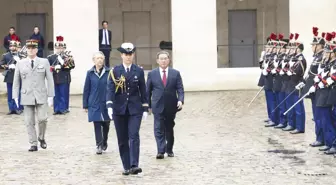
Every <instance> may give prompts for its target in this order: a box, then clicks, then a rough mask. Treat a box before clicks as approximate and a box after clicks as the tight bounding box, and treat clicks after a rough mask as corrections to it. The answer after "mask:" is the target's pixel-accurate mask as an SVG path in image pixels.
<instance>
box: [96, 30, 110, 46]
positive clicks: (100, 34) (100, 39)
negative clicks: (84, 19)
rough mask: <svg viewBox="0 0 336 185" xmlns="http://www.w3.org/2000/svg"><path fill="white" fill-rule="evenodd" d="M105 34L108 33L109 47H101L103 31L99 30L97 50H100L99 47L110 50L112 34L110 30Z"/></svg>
mask: <svg viewBox="0 0 336 185" xmlns="http://www.w3.org/2000/svg"><path fill="white" fill-rule="evenodd" d="M107 32H108V41H109V44H110V45H102V44H101V43H102V41H103V36H104V35H103V29H99V39H98V40H99V48H101V47H104V48H106V47H108V48H110V49H111V45H112V43H111V40H112V32H111V31H110V30H107Z"/></svg>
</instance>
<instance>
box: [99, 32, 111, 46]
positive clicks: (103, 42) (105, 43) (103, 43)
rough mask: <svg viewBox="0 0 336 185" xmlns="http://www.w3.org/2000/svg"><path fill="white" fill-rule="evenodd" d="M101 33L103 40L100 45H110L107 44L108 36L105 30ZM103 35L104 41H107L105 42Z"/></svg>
mask: <svg viewBox="0 0 336 185" xmlns="http://www.w3.org/2000/svg"><path fill="white" fill-rule="evenodd" d="M102 31H103V39H102V43H101V44H102V45H110V43H109V35H108V31H107V29H102ZM105 35H106V39H107V40H105Z"/></svg>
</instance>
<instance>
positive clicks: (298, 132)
mask: <svg viewBox="0 0 336 185" xmlns="http://www.w3.org/2000/svg"><path fill="white" fill-rule="evenodd" d="M290 133H291V134H302V133H304V131H299V130H297V129H295V130H294V131H292V132H290Z"/></svg>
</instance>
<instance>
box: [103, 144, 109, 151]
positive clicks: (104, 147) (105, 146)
mask: <svg viewBox="0 0 336 185" xmlns="http://www.w3.org/2000/svg"><path fill="white" fill-rule="evenodd" d="M107 146H108V145H107V143H105V144H103V146H102V150H103V151H106V150H107Z"/></svg>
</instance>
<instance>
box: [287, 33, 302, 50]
mask: <svg viewBox="0 0 336 185" xmlns="http://www.w3.org/2000/svg"><path fill="white" fill-rule="evenodd" d="M299 36H300V35H299V34H298V33H295V34H292V33H291V35H290V37H289V39H290V40H289V48H291V49H297V48H299V49H301V50H303V49H304V46H303V43H302V42H301V41H298V38H299ZM293 38H294V40H293Z"/></svg>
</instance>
